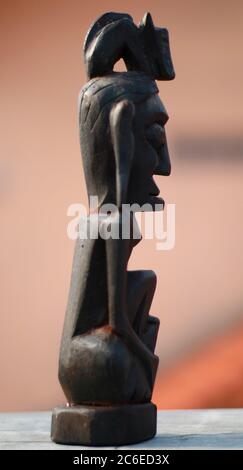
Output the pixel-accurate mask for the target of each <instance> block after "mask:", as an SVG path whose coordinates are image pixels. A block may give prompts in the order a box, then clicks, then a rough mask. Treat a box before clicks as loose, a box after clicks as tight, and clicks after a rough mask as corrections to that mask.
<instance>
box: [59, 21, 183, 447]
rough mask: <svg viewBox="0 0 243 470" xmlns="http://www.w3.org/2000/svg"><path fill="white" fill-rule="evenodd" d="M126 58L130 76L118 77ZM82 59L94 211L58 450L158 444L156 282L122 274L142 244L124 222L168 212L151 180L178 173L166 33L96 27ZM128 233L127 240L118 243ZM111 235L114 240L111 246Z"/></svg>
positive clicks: (73, 292)
mask: <svg viewBox="0 0 243 470" xmlns="http://www.w3.org/2000/svg"><path fill="white" fill-rule="evenodd" d="M120 59H123V61H124V63H125V66H126V69H127V70H126V71H122V72H116V71H114V70H113V69H114V66H115V64H116V63H117V61H118V60H120ZM84 60H85V65H86V70H87V76H88V80H89V81H88V83H87V84H86V85H85V86H84V87H83V88H82V89H81V92H80V101H79V126H80V142H81V153H82V159H83V168H84V173H85V179H86V185H87V191H88V195H89V196H96V200H97V206H96V207H95V208H94V207H92V210H90V215H89V216H88V217H87V221H86V222H87V225H88V229H89V230H88V232H89V236H88V237H86V238H80V237H79V238H78V239H77V241H76V247H75V253H74V260H73V270H72V278H71V286H70V293H69V300H68V305H67V311H66V317H65V323H64V329H63V336H62V342H61V350H60V359H59V381H60V384H61V386H62V388H63V391H64V393H65V396H66V398H67V401H68V404H67V405H66V406H61V407H57V408H55V409H54V411H53V416H52V439H53V440H54V441H55V442H58V443H64V444H83V445H125V444H132V443H136V442H139V441H143V440H146V439H149V438H152V437H153V436H154V435H155V433H156V406H155V405H154V404H153V403H151V396H152V392H153V386H154V381H155V376H156V371H157V367H158V357H157V356H156V355H155V354H154V349H155V344H156V338H157V333H158V327H159V320H158V319H157V318H156V317H154V316H151V315H149V309H150V305H151V302H152V299H153V295H154V291H155V287H156V275H155V273H154V272H153V271H150V270H146V271H128V270H127V264H128V260H129V258H130V255H131V253H132V250H133V248H134V247H135V245H136V244H137V243H138V242H139V241H140V240H139V239H140V238H141V237H139V236H138V235H137V232H138V227H137V225H136V219H135V217H134V214H132V215H131V213H130V214H129V216H127V217H125V219H124V214H123V212H124V211H125V213H126V211H127V209H124V207H125V208H127V207H128V206H131V205H133V206H134V205H135V212H136V211H146V210H157V209H158V208H160V209H163V206H164V201H163V199H161V198H160V197H158V195H159V189H158V187H157V186H156V184H155V182H154V179H153V175H165V176H166V175H169V174H170V171H171V165H170V158H169V153H168V147H167V141H166V134H165V124H166V122H167V120H168V115H167V112H166V110H165V107H164V105H163V104H162V102H161V100H160V98H159V96H158V88H157V85H156V83H155V80H172V79H173V78H174V76H175V73H174V69H173V65H172V61H171V55H170V48H169V37H168V32H167V30H166V29H164V28H156V27H155V26H154V24H153V21H152V18H151V15H150V14H149V13H147V14H146V15H145V16H144V18H143V20H142V21H141V23H140V24H139V26H136V25H135V24H134V22H133V19H132V17H131V16H130V15H127V14H122V13H106V14H104V15H103V16H101V17H100V18H98V19H97V20H96V21H95V23H94V24H93V25H92V26H91V28H90V29H89V31H88V33H87V36H86V39H85V43H84ZM107 207H111V210H109V211H107V210H106V209H107ZM112 208H114V210H113V209H112ZM115 209H116V210H115ZM94 213H96V214H98V218H97V220H98V236H97V237H94V236H92V220H93V216H94ZM124 220H126V224H125V222H124ZM124 224H125V225H127V226H128V227H126V229H127V228H129V231H130V236H129V237H124V236H122V235H123V232H124ZM112 231H113V233H114V231H115V232H116V234H118V236H116V237H112V236H109V234H110V235H111V233H112ZM131 232H132V235H131ZM134 233H135V236H134Z"/></svg>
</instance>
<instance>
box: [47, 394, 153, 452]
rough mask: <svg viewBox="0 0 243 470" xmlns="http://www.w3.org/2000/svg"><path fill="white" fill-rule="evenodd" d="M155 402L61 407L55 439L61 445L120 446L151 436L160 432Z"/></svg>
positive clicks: (53, 431)
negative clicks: (157, 430) (157, 427)
mask: <svg viewBox="0 0 243 470" xmlns="http://www.w3.org/2000/svg"><path fill="white" fill-rule="evenodd" d="M156 418H157V408H156V406H155V405H154V404H153V403H144V404H137V405H119V406H71V407H65V406H63V407H57V408H55V409H54V410H53V413H52V429H51V438H52V440H53V441H54V442H57V443H60V444H77V445H78V444H79V445H87V446H119V445H127V444H135V443H137V442H141V441H145V440H147V439H151V438H152V437H153V436H154V435H155V433H156Z"/></svg>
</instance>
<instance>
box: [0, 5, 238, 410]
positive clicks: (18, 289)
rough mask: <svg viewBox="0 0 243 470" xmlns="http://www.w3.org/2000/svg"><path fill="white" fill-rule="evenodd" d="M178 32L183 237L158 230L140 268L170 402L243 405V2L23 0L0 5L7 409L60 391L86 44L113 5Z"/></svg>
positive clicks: (169, 92)
mask: <svg viewBox="0 0 243 470" xmlns="http://www.w3.org/2000/svg"><path fill="white" fill-rule="evenodd" d="M147 10H148V11H150V12H151V14H152V16H153V18H154V22H155V24H156V25H158V26H165V27H167V28H168V29H169V32H170V41H171V51H172V57H173V62H174V66H175V70H176V79H175V80H174V81H172V82H160V83H159V88H160V96H161V99H162V100H163V102H164V104H165V106H166V108H167V110H168V113H169V115H170V120H169V122H168V124H167V136H168V140H169V144H170V153H171V160H172V169H173V171H172V175H171V176H170V177H169V178H161V177H158V178H157V183H158V185H159V187H160V189H161V194H162V196H163V197H164V198H165V200H166V202H167V203H175V204H176V245H175V248H174V249H173V250H171V251H160V252H158V251H156V249H155V242H154V240H143V242H142V243H140V244H139V246H138V247H137V248H136V249H135V250H134V253H133V257H132V261H131V263H130V264H131V267H132V268H137V269H140V268H141V269H143V268H148V269H153V270H154V271H156V273H157V274H158V286H157V290H156V293H155V298H154V302H153V305H152V309H151V313H153V314H155V315H157V316H159V317H160V319H161V327H160V333H159V338H158V343H157V354H158V355H159V356H160V369H159V374H158V379H157V382H156V387H155V392H154V402H155V403H157V405H158V406H159V407H160V408H193V407H200V408H203V407H228V406H229V407H231V406H232V407H234V406H243V289H242V279H243V249H242V240H243V237H242V235H243V221H242V213H243V188H242V186H243V185H242V177H243V135H242V123H243V106H242V103H243V86H242V83H243V61H242V52H241V47H242V43H243V28H242V15H243V3H242V2H241V1H240V0H238V1H237V0H232V1H231V2H228V1H225V0H221V1H219V0H215V1H213V2H212V1H209V0H205V1H204V2H202V1H199V0H193V1H192V0H185V1H184V2H180V1H179V0H177V1H176V0H163V1H162V0H149V1H145V0H141V1H139V2H138V1H136V0H133V1H132V0H129V1H127V0H123V1H121V0H116V1H115V0H113V1H110V0H105V1H101V2H97V1H94V0H89V2H88V3H87V4H85V3H84V2H82V1H81V0H70V1H68V0H51V1H50V0H49V1H47V0H42V1H41V2H40V1H39V0H12V1H11V2H2V3H1V17H0V34H1V41H0V54H1V75H0V91H1V111H0V113H1V140H0V148H1V152H0V154H1V163H0V201H1V202H0V205H1V232H0V240H1V265H0V266H1V273H0V280H1V330H0V348H1V351H0V361H1V364H0V367H1V388H0V409H1V410H2V411H11V410H12V411H16V410H44V409H49V408H51V407H53V406H54V405H57V404H59V403H62V402H64V397H63V394H62V391H61V389H60V386H59V384H58V380H57V363H58V350H59V344H60V337H61V331H62V326H63V319H64V313H65V306H66V301H67V295H68V288H69V282H70V272H71V263H72V255H73V248H74V242H72V241H70V240H69V239H68V237H67V233H66V229H67V223H68V221H69V219H68V217H67V208H68V206H69V205H70V204H72V203H75V202H83V203H87V196H86V188H85V184H84V178H83V172H82V165H81V158H80V150H79V137H78V119H77V96H78V93H79V90H80V88H81V86H83V84H84V83H85V81H86V76H85V70H84V66H83V57H82V43H83V40H84V36H85V33H86V31H87V29H88V27H89V25H90V24H91V23H92V22H93V21H94V20H95V19H96V17H98V16H99V15H100V14H102V13H104V12H106V11H120V12H128V13H130V14H131V15H132V16H133V18H134V20H135V22H137V23H138V22H139V21H140V19H141V17H142V16H143V14H144V13H145V12H146V11H147Z"/></svg>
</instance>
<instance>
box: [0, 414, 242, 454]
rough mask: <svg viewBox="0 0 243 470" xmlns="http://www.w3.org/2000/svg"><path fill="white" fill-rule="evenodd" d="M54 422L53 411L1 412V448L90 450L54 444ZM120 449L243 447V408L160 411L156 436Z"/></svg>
mask: <svg viewBox="0 0 243 470" xmlns="http://www.w3.org/2000/svg"><path fill="white" fill-rule="evenodd" d="M50 423H51V413H50V412H32V413H1V414H0V449H1V450H9V449H15V450H18V449H19V450H21V449H26V450H31V449H35V450H37V449H40V450H42V449H43V450H44V449H57V450H63V449H76V450H80V449H90V447H81V446H63V445H58V444H55V443H53V442H52V441H51V440H50ZM116 448H119V449H243V409H227V410H226V409H224V410H220V409H217V410H213V409H211V410H170V411H159V412H158V429H157V435H156V437H155V438H154V439H152V440H150V441H146V442H142V443H140V444H136V445H133V446H122V447H116ZM106 449H115V447H109V448H107V447H106Z"/></svg>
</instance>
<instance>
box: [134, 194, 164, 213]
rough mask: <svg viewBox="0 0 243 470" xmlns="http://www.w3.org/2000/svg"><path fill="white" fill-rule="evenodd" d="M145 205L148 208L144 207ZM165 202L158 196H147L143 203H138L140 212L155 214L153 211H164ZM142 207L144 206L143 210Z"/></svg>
mask: <svg viewBox="0 0 243 470" xmlns="http://www.w3.org/2000/svg"><path fill="white" fill-rule="evenodd" d="M147 205H149V206H150V208H149V207H148V208H147V207H146V206H147ZM164 205H165V201H164V199H162V197H158V196H153V195H151V194H150V195H149V196H148V197H147V199H146V200H145V201H143V202H142V203H140V207H141V210H140V212H155V211H162V210H163V209H164ZM143 206H145V207H144V208H143Z"/></svg>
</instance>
